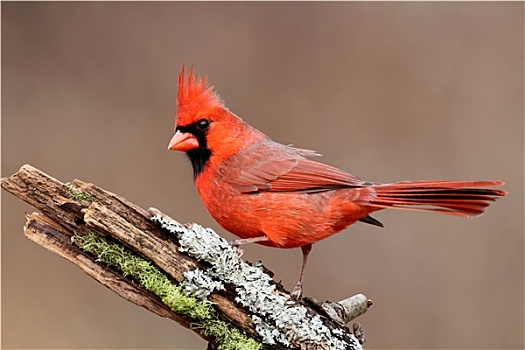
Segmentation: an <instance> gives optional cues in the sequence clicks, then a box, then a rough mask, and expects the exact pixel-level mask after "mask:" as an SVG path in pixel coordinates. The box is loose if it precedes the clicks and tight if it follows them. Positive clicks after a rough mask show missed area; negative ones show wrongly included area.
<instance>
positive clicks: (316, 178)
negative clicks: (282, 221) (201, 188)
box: [230, 158, 364, 193]
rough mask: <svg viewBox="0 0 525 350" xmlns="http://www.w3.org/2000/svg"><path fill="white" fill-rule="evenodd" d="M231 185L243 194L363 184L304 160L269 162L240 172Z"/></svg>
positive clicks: (336, 171)
mask: <svg viewBox="0 0 525 350" xmlns="http://www.w3.org/2000/svg"><path fill="white" fill-rule="evenodd" d="M237 172H238V174H234V180H233V181H230V183H231V184H232V185H233V186H234V187H236V188H237V189H238V190H239V191H240V192H243V193H253V192H261V191H268V192H323V191H329V190H333V189H337V188H343V187H360V186H362V185H363V184H364V182H363V181H362V180H361V179H359V178H357V177H355V176H353V175H350V174H348V173H345V172H344V171H341V170H339V169H337V168H334V167H332V166H329V165H326V164H323V163H318V162H314V161H312V160H308V159H304V158H296V159H282V160H269V161H266V162H262V163H259V164H257V165H256V166H254V167H251V168H249V169H242V170H237Z"/></svg>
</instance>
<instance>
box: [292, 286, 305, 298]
mask: <svg viewBox="0 0 525 350" xmlns="http://www.w3.org/2000/svg"><path fill="white" fill-rule="evenodd" d="M291 295H292V298H294V299H295V300H299V299H300V298H301V295H303V284H302V283H301V282H297V284H296V285H295V287H294V289H293V290H292V293H291Z"/></svg>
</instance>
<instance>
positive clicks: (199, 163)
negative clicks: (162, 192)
mask: <svg viewBox="0 0 525 350" xmlns="http://www.w3.org/2000/svg"><path fill="white" fill-rule="evenodd" d="M186 155H187V156H188V158H189V160H190V161H191V165H192V167H193V179H196V178H197V176H199V174H200V173H202V172H203V171H204V169H205V168H206V165H207V163H208V161H209V159H210V157H211V151H210V150H209V149H208V148H204V147H199V148H195V149H192V150H189V151H187V152H186Z"/></svg>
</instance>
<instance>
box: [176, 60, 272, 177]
mask: <svg viewBox="0 0 525 350" xmlns="http://www.w3.org/2000/svg"><path fill="white" fill-rule="evenodd" d="M264 137H266V136H265V135H264V134H262V133H261V132H259V131H258V130H256V129H255V128H253V127H251V126H249V125H248V124H247V123H245V122H244V121H243V120H242V119H241V118H239V117H238V116H236V115H235V114H233V113H232V112H230V111H229V110H228V108H226V106H225V105H224V102H223V101H222V99H221V98H220V97H219V95H218V94H217V93H216V92H215V91H214V90H213V87H212V86H210V85H208V83H207V77H206V76H204V78H202V79H200V78H199V77H198V76H197V75H196V74H194V73H193V69H190V71H189V73H188V74H187V75H186V72H185V67H184V66H183V67H182V71H181V72H180V74H179V91H178V94H177V114H176V116H175V132H174V135H173V137H172V138H171V141H170V143H169V145H168V149H170V150H174V151H182V152H186V154H187V155H188V157H189V159H190V160H191V163H192V165H193V172H194V176H195V177H197V176H198V175H199V174H200V173H201V172H202V171H203V170H204V169H205V167H206V166H207V165H208V163H209V161H210V160H216V161H219V160H221V159H225V158H227V157H229V156H231V155H232V154H235V153H237V152H238V151H239V150H240V149H242V147H245V146H247V145H249V143H251V142H254V141H258V140H260V139H261V138H264Z"/></svg>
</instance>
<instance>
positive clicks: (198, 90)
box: [175, 65, 224, 125]
mask: <svg viewBox="0 0 525 350" xmlns="http://www.w3.org/2000/svg"><path fill="white" fill-rule="evenodd" d="M218 108H224V103H223V101H222V99H221V98H220V97H219V95H217V93H215V91H214V90H213V86H210V85H208V81H207V75H205V76H204V77H203V78H202V79H200V78H199V76H198V75H196V74H194V72H193V68H190V71H189V72H188V74H187V76H186V67H185V65H182V70H181V72H180V73H179V92H178V94H177V117H176V119H175V125H186V124H191V123H193V122H195V121H197V120H199V119H200V118H201V117H203V115H205V114H207V113H210V112H213V111H214V110H217V109H218Z"/></svg>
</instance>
